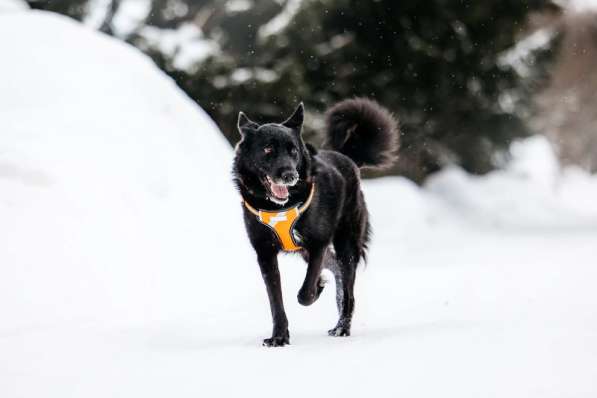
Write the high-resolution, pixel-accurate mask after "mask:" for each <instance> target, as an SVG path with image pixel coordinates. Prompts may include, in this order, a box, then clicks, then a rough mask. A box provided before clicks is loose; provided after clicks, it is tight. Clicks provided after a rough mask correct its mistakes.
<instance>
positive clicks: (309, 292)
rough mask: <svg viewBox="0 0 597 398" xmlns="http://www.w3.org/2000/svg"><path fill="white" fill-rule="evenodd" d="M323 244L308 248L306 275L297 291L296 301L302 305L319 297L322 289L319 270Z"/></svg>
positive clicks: (308, 303) (310, 302)
mask: <svg viewBox="0 0 597 398" xmlns="http://www.w3.org/2000/svg"><path fill="white" fill-rule="evenodd" d="M324 253H325V246H321V247H316V248H314V249H311V250H309V256H308V258H309V264H308V265H307V275H306V276H305V281H304V282H303V286H302V287H301V289H300V290H299V292H298V302H299V303H301V304H302V305H311V304H313V303H314V302H315V300H317V299H318V298H319V295H320V294H321V291H322V290H323V288H322V285H320V283H321V280H320V277H321V270H322V266H323V257H324Z"/></svg>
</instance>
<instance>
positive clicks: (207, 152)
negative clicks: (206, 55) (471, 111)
mask: <svg viewBox="0 0 597 398" xmlns="http://www.w3.org/2000/svg"><path fill="white" fill-rule="evenodd" d="M0 48H2V54H3V57H5V58H4V59H5V61H3V62H2V63H0V76H1V77H0V242H1V244H0V396H1V397H7V398H8V397H10V398H12V397H60V398H63V397H86V398H91V397H137V396H139V397H164V396H172V397H197V396H208V397H211V396H239V395H242V396H260V397H269V396H272V397H273V396H280V395H283V396H289V397H295V396H305V394H309V395H308V396H351V397H352V396H354V397H357V396H374V397H377V396H382V397H383V396H406V397H458V398H462V397H481V396H482V397H525V398H528V397H540V398H545V397H595V396H596V395H597V311H596V308H597V289H596V288H595V281H596V280H597V261H596V254H595V253H596V246H597V200H595V197H596V196H597V179H596V178H595V177H590V176H587V175H586V174H584V173H582V172H580V171H577V170H572V169H570V170H565V171H560V170H559V169H558V166H557V164H556V163H555V160H554V157H553V154H552V153H551V150H550V148H549V146H548V145H547V144H546V143H545V141H544V140H543V139H541V138H534V139H531V140H529V141H526V142H521V143H516V144H515V146H514V147H513V154H514V159H513V161H512V162H511V164H510V165H509V166H508V167H506V168H505V169H504V170H502V171H498V172H494V173H491V174H490V175H488V176H485V177H472V176H469V175H466V174H464V173H463V172H461V171H459V170H457V169H450V170H446V171H444V172H442V173H440V174H439V175H437V176H435V177H433V178H432V179H431V180H430V181H429V182H428V184H427V185H426V186H425V187H424V189H420V188H418V187H416V186H415V185H414V184H412V183H410V182H408V181H406V180H404V179H402V178H386V179H381V180H375V181H369V182H367V183H366V184H365V191H366V192H365V193H366V196H367V199H368V203H369V207H370V210H371V213H372V223H373V227H374V232H375V236H374V241H373V244H372V247H371V252H370V261H369V264H368V265H367V267H366V268H364V269H363V270H362V271H361V272H359V275H358V281H357V311H356V315H355V324H354V328H353V333H354V335H353V336H352V337H350V338H342V339H339V338H331V337H328V336H327V334H326V330H327V329H328V328H329V327H331V326H333V324H334V323H335V321H336V313H335V303H334V294H333V286H329V287H328V288H327V289H326V291H324V293H323V295H322V297H321V298H320V300H319V301H318V302H317V303H315V304H314V305H313V306H311V307H308V308H305V307H301V306H300V305H299V304H298V303H297V302H296V293H297V291H298V288H299V287H300V284H301V282H302V277H303V276H304V269H305V267H304V265H303V264H302V263H301V261H299V260H298V259H297V258H295V257H292V256H286V257H284V258H282V261H281V268H282V275H283V284H284V295H285V302H286V308H287V312H288V316H289V319H290V322H291V342H292V345H291V346H289V347H286V348H283V349H267V348H264V347H261V346H260V342H261V339H262V338H264V337H268V333H269V332H270V331H271V324H270V315H269V308H268V304H267V297H266V294H265V289H264V287H263V283H262V281H261V277H260V275H259V271H258V268H257V265H256V264H255V261H254V254H253V253H252V250H251V249H250V247H249V245H248V243H247V241H246V239H245V236H244V229H243V226H242V224H241V220H240V211H241V210H240V206H239V198H238V197H237V196H236V193H235V191H234V190H233V188H232V185H231V182H230V175H229V169H230V161H231V157H232V153H231V150H230V149H229V148H228V146H227V144H226V143H225V142H224V140H223V138H222V137H221V135H220V134H219V132H218V131H217V128H216V127H215V126H214V125H213V123H212V122H211V121H210V120H209V118H208V117H207V116H206V115H205V114H204V113H203V111H201V109H199V108H198V107H197V106H196V105H194V104H193V103H192V101H190V100H189V99H188V98H186V97H185V96H184V95H183V94H182V93H181V92H180V90H178V89H177V88H176V86H175V85H174V83H173V82H172V81H170V80H169V79H167V78H166V77H165V76H163V75H162V74H161V73H160V72H159V71H158V70H157V69H156V68H155V67H154V66H153V65H152V63H151V61H150V60H149V59H147V58H146V57H144V56H143V55H141V54H139V53H138V52H137V51H136V50H134V49H132V48H130V47H129V46H127V45H125V44H122V43H119V42H117V41H114V40H111V39H109V38H107V37H104V36H101V35H98V34H96V33H94V32H93V31H91V30H88V29H85V28H81V27H80V26H78V25H77V24H75V23H74V22H71V21H70V20H68V19H66V18H62V17H58V16H56V15H51V14H46V13H39V12H19V13H11V14H0ZM214 202H215V203H218V206H217V207H216V208H213V207H210V206H209V204H210V203H214Z"/></svg>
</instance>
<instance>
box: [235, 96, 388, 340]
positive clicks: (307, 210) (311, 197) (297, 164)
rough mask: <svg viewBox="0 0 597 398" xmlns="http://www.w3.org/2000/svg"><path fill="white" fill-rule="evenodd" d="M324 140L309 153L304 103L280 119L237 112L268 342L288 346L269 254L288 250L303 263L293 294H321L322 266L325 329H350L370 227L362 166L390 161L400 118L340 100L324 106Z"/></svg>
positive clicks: (302, 299)
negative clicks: (259, 119)
mask: <svg viewBox="0 0 597 398" xmlns="http://www.w3.org/2000/svg"><path fill="white" fill-rule="evenodd" d="M326 121H327V128H326V144H325V147H328V148H330V149H331V150H319V151H317V150H315V148H314V147H312V146H311V145H309V144H305V143H304V142H303V140H302V138H301V128H302V125H303V104H302V103H301V104H300V105H299V107H298V108H297V109H296V111H295V112H294V114H293V115H292V116H291V117H290V118H289V119H288V120H286V121H285V122H283V123H282V124H275V123H269V124H263V125H259V124H257V123H255V122H253V121H251V120H249V119H248V118H247V117H246V116H245V114H244V113H242V112H240V113H239V116H238V129H239V131H240V134H241V137H242V139H241V141H240V142H239V143H238V144H237V146H236V157H235V160H234V168H233V174H234V181H235V184H236V185H237V187H238V190H239V191H240V194H241V195H242V198H243V209H244V220H245V226H246V229H247V233H248V235H249V239H250V241H251V244H252V245H253V247H254V248H255V251H256V252H257V261H258V263H259V267H260V268H261V273H262V275H263V280H264V281H265V285H266V287H267V293H268V296H269V301H270V306H271V312H272V317H273V324H274V327H273V335H272V337H271V338H269V339H265V340H264V342H263V344H264V345H266V346H283V345H286V344H289V342H290V341H289V333H288V320H287V318H286V313H285V312H284V305H283V303H282V290H281V286H280V274H279V271H278V261H277V255H278V253H279V252H280V251H296V252H298V253H300V254H302V256H303V258H304V259H305V261H306V262H307V263H308V268H307V275H306V277H305V281H304V283H303V286H302V287H301V289H300V290H299V293H298V301H299V303H301V304H302V305H310V304H312V303H313V302H315V300H317V298H318V297H319V295H320V294H321V291H322V290H323V280H322V279H321V271H322V269H323V268H324V267H325V268H328V269H330V270H331V271H332V272H333V274H334V277H335V280H336V301H337V304H338V311H339V313H340V319H339V320H338V323H337V325H336V326H335V327H334V328H333V329H331V330H330V331H329V332H328V333H329V334H330V335H331V336H349V335H350V327H351V321H352V313H353V309H354V295H353V290H354V282H355V274H356V269H357V265H358V263H359V261H360V260H361V259H362V258H363V259H364V257H365V250H366V249H367V243H368V241H369V235H370V227H369V221H368V212H367V207H366V205H365V199H364V197H363V193H362V192H361V188H360V171H359V168H360V167H375V168H380V167H386V166H389V165H390V164H391V163H392V162H393V160H394V158H395V153H396V150H397V149H398V138H399V132H398V125H397V122H396V120H395V119H394V118H393V117H392V115H391V114H390V113H389V112H388V111H387V110H386V109H385V108H383V107H381V106H380V105H379V104H377V103H376V102H374V101H371V100H368V99H364V98H357V99H350V100H345V101H342V102H340V103H338V104H336V105H335V106H333V107H332V108H331V109H330V110H329V111H328V112H327V113H326Z"/></svg>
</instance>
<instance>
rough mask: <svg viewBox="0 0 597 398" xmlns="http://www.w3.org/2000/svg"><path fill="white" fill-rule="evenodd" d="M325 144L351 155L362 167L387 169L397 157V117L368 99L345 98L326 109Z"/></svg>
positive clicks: (398, 133) (398, 132)
mask: <svg viewBox="0 0 597 398" xmlns="http://www.w3.org/2000/svg"><path fill="white" fill-rule="evenodd" d="M325 119H326V137H325V143H324V146H325V147H326V148H330V149H333V150H335V151H338V152H340V153H342V154H344V155H346V156H348V157H349V158H351V159H352V160H353V161H354V162H355V163H356V165H357V166H359V167H373V168H386V167H390V166H391V165H392V163H394V161H395V160H396V156H397V155H396V151H397V150H398V147H399V136H400V131H399V128H398V122H397V120H396V119H395V118H394V117H393V116H392V114H391V113H390V112H389V111H388V110H387V109H386V108H384V107H383V106H381V105H379V104H378V103H377V102H375V101H373V100H370V99H368V98H354V99H347V100H344V101H341V102H339V103H337V104H335V105H334V106H332V107H331V108H330V109H329V110H328V111H327V112H326V118H325Z"/></svg>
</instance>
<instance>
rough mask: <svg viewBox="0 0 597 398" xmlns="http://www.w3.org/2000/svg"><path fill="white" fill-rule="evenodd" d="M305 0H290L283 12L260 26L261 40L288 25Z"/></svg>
mask: <svg viewBox="0 0 597 398" xmlns="http://www.w3.org/2000/svg"><path fill="white" fill-rule="evenodd" d="M302 2H303V0H288V1H287V2H286V5H285V6H284V9H283V10H282V12H280V13H279V14H278V15H276V16H275V17H274V18H273V19H272V20H271V21H269V22H268V23H266V24H265V25H263V26H262V27H260V28H259V31H258V33H257V34H258V36H259V38H260V39H261V40H263V39H266V38H267V37H269V36H273V35H276V34H277V33H279V32H281V31H282V30H284V28H286V27H287V26H288V24H289V23H290V22H291V21H292V18H293V17H294V16H295V15H296V14H297V13H298V12H299V10H300V8H301V4H302Z"/></svg>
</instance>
